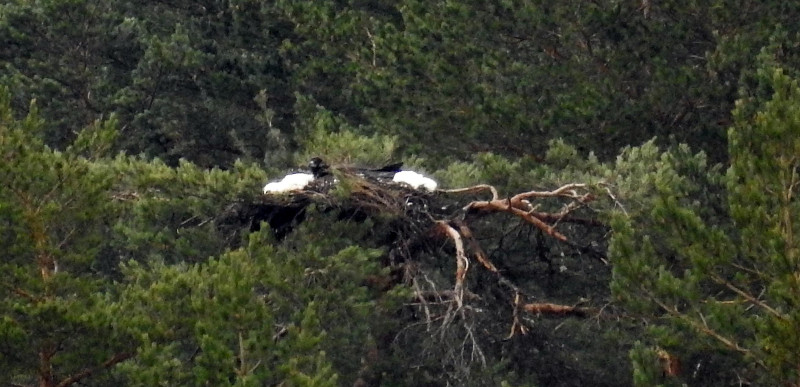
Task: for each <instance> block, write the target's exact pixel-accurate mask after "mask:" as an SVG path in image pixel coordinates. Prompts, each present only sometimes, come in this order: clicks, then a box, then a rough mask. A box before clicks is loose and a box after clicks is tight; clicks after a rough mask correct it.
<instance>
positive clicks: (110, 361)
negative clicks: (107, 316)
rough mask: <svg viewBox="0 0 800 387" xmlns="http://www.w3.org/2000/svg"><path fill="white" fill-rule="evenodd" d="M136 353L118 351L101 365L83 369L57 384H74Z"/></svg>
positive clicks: (61, 385)
mask: <svg viewBox="0 0 800 387" xmlns="http://www.w3.org/2000/svg"><path fill="white" fill-rule="evenodd" d="M134 355H135V354H134V353H131V352H120V353H117V354H115V355H114V356H112V357H111V358H109V359H108V360H106V361H104V362H103V363H101V364H100V365H98V366H96V367H94V368H86V369H84V370H83V371H81V372H78V373H77V374H74V375H72V376H70V377H68V378H66V379H64V380H62V381H61V382H60V383H58V384H57V385H56V387H67V386H71V385H73V384H75V383H77V382H79V381H81V380H83V379H85V378H87V377H89V376H92V374H94V373H95V372H97V371H100V370H103V369H107V368H110V367H112V366H114V365H116V364H117V363H121V362H123V361H125V360H128V359H130V358H132V357H133V356H134Z"/></svg>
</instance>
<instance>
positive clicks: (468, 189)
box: [441, 184, 500, 200]
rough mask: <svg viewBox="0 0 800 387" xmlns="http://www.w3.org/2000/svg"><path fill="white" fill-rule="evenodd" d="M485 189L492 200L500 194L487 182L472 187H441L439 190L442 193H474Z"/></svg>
mask: <svg viewBox="0 0 800 387" xmlns="http://www.w3.org/2000/svg"><path fill="white" fill-rule="evenodd" d="M486 190H488V191H489V192H491V193H492V200H497V199H498V198H499V197H500V195H499V194H498V193H497V188H494V186H491V185H489V184H478V185H474V186H472V187H466V188H456V189H443V190H441V192H444V193H475V192H481V191H486Z"/></svg>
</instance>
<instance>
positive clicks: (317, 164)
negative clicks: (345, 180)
mask: <svg viewBox="0 0 800 387" xmlns="http://www.w3.org/2000/svg"><path fill="white" fill-rule="evenodd" d="M328 168H330V167H329V166H328V164H325V162H324V161H322V159H321V158H319V157H314V158H312V159H311V160H310V161H309V162H308V169H310V170H311V173H313V174H314V177H315V178H318V177H322V176H325V175H327V174H328Z"/></svg>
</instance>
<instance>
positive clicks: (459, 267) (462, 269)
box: [436, 220, 469, 308]
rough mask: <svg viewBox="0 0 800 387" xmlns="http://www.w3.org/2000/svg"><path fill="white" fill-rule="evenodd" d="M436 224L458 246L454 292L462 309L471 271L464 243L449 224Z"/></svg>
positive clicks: (438, 222)
mask: <svg viewBox="0 0 800 387" xmlns="http://www.w3.org/2000/svg"><path fill="white" fill-rule="evenodd" d="M436 224H437V225H438V226H439V228H440V229H441V230H442V231H444V233H445V234H446V235H447V236H449V237H450V239H452V240H453V243H454V244H455V245H456V286H455V287H454V288H453V292H454V293H455V300H456V303H457V304H458V307H459V308H461V306H463V304H464V278H465V277H466V276H467V270H469V260H467V256H466V255H465V254H464V242H463V241H462V240H461V234H459V233H458V231H456V229H454V228H453V227H452V226H450V225H449V224H447V222H445V221H441V220H439V221H436Z"/></svg>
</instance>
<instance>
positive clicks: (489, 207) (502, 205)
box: [466, 199, 567, 241]
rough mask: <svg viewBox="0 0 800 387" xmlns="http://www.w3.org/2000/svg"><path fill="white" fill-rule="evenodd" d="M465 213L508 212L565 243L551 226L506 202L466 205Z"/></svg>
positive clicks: (563, 237) (477, 202)
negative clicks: (473, 211)
mask: <svg viewBox="0 0 800 387" xmlns="http://www.w3.org/2000/svg"><path fill="white" fill-rule="evenodd" d="M466 209H467V211H469V210H477V211H488V212H501V211H507V212H510V213H512V214H514V215H516V216H518V217H520V218H522V220H524V221H526V222H528V223H530V224H532V225H534V226H536V227H537V228H538V229H540V230H542V231H543V232H544V233H545V234H547V235H550V236H552V237H553V238H556V239H558V240H560V241H566V240H567V237H566V236H564V234H562V233H560V232H558V231H556V230H555V229H554V228H553V227H552V226H550V225H549V224H547V223H545V222H543V221H542V220H540V219H539V218H537V217H535V216H533V215H532V214H531V213H530V212H528V211H524V210H521V209H519V208H516V207H513V206H511V205H510V204H509V201H508V200H505V199H504V200H492V201H488V202H486V201H476V202H472V203H470V204H468V205H467V207H466Z"/></svg>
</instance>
